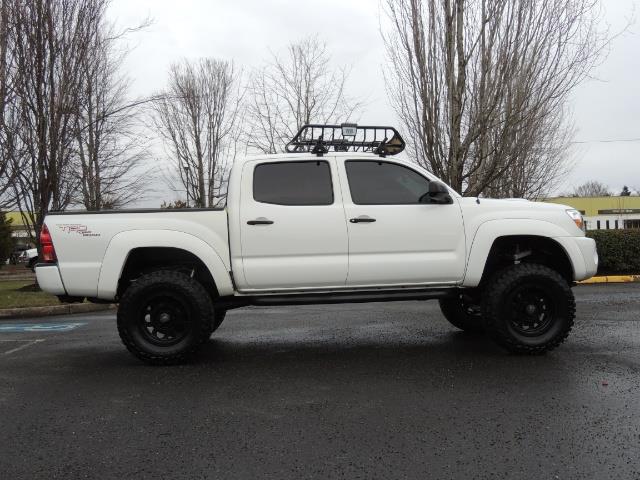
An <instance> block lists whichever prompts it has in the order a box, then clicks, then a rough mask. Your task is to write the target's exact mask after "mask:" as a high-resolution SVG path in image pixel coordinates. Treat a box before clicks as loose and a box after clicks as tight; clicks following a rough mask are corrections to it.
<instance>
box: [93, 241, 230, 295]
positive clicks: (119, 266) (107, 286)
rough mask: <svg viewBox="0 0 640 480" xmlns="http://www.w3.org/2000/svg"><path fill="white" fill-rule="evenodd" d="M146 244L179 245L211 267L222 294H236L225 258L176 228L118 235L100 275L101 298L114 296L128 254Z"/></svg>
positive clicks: (175, 246)
mask: <svg viewBox="0 0 640 480" xmlns="http://www.w3.org/2000/svg"><path fill="white" fill-rule="evenodd" d="M145 247H160V248H179V249H182V250H186V251H187V252H190V253H192V254H193V255H195V256H196V257H198V258H199V259H200V260H201V261H202V263H203V264H204V265H205V266H206V267H207V268H208V269H209V273H211V277H212V278H213V281H214V282H215V284H216V288H217V289H218V293H219V294H220V296H224V295H232V294H233V291H234V290H233V284H232V282H231V277H230V275H229V272H228V270H227V268H226V266H225V264H224V262H223V261H222V258H221V257H220V255H219V254H218V252H216V251H215V250H214V249H213V247H211V245H209V244H208V243H206V242H205V241H203V240H202V239H200V238H198V237H196V236H194V235H191V234H189V233H184V232H179V231H175V230H128V231H125V232H120V233H118V234H117V235H115V236H114V237H113V238H112V239H111V241H110V242H109V245H108V246H107V249H106V251H105V254H104V257H103V259H102V265H101V267H100V274H99V277H98V298H103V299H106V300H111V299H113V298H115V296H116V292H117V289H118V281H119V280H120V276H121V275H122V271H123V269H124V266H125V264H126V262H127V259H128V257H129V254H130V253H131V251H132V250H134V249H136V248H145Z"/></svg>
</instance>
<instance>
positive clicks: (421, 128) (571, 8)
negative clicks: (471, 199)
mask: <svg viewBox="0 0 640 480" xmlns="http://www.w3.org/2000/svg"><path fill="white" fill-rule="evenodd" d="M598 6H599V3H598V0H437V1H426V0H387V1H386V11H387V13H388V19H389V23H390V27H389V28H388V29H387V31H386V33H384V34H383V36H384V40H385V43H386V48H387V55H388V57H389V60H390V64H389V68H388V70H387V73H386V80H387V88H388V92H389V95H390V97H391V100H392V102H393V105H394V107H395V110H396V112H397V114H398V116H399V117H400V120H401V122H402V123H403V126H404V130H405V133H406V136H407V141H408V144H409V153H410V155H411V156H412V157H413V159H414V160H415V161H416V162H418V163H420V164H422V165H424V166H425V167H427V168H428V169H429V170H431V171H432V172H434V173H435V174H436V175H438V176H439V177H441V178H443V179H444V180H446V181H447V182H448V183H449V184H450V185H451V186H452V187H453V188H455V189H456V190H457V191H459V192H461V193H463V194H465V195H479V194H482V193H484V194H491V195H498V196H524V197H532V196H539V195H541V194H543V193H544V191H545V190H549V189H550V188H549V187H552V186H553V183H554V180H555V179H557V178H558V177H559V176H560V175H561V173H563V172H564V171H565V169H566V168H567V164H566V162H565V159H566V157H567V148H568V145H569V140H570V139H571V136H572V134H573V129H572V126H571V124H570V122H569V121H568V119H567V116H566V114H565V112H566V108H565V107H566V102H567V99H568V95H569V93H570V92H571V91H572V89H573V88H574V87H575V86H576V85H578V84H579V83H580V82H581V81H583V80H584V79H585V77H586V76H587V75H588V73H589V72H590V71H591V69H592V68H593V67H594V65H596V64H597V62H598V61H599V60H600V59H601V58H602V53H603V47H604V46H606V44H607V39H606V37H605V35H604V34H603V33H602V32H600V31H599V30H598V23H597V21H598V18H597V17H598V13H599V10H598Z"/></svg>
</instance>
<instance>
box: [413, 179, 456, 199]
mask: <svg viewBox="0 0 640 480" xmlns="http://www.w3.org/2000/svg"><path fill="white" fill-rule="evenodd" d="M420 203H430V204H438V205H449V204H451V203H453V199H452V198H451V195H449V190H448V189H447V187H445V186H444V185H443V184H442V183H440V182H436V181H431V182H429V191H428V192H427V193H425V194H424V195H423V196H422V197H420Z"/></svg>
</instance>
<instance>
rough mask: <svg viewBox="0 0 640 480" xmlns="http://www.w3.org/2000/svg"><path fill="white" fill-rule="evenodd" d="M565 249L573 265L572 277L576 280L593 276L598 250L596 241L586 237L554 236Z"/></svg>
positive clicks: (596, 266)
mask: <svg viewBox="0 0 640 480" xmlns="http://www.w3.org/2000/svg"><path fill="white" fill-rule="evenodd" d="M555 240H556V241H558V243H560V244H561V245H562V247H563V248H564V249H565V251H566V252H567V254H568V255H569V258H570V259H571V264H572V266H573V279H574V280H575V281H576V282H579V281H581V280H586V279H587V278H591V277H593V276H594V275H595V274H596V272H597V271H598V252H597V250H596V242H595V240H594V239H592V238H587V237H556V238H555Z"/></svg>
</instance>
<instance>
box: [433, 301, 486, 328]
mask: <svg viewBox="0 0 640 480" xmlns="http://www.w3.org/2000/svg"><path fill="white" fill-rule="evenodd" d="M463 295H464V294H459V295H456V296H455V297H447V298H441V299H440V310H441V311H442V314H443V315H444V317H445V318H446V319H447V320H448V321H449V323H450V324H451V325H453V326H454V327H456V328H459V329H460V330H463V331H465V332H467V333H482V332H484V324H483V321H482V313H481V312H475V313H472V312H471V311H470V307H471V306H470V305H467V304H466V303H465V301H464V299H463ZM474 307H476V309H477V308H479V305H478V306H475V305H474Z"/></svg>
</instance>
